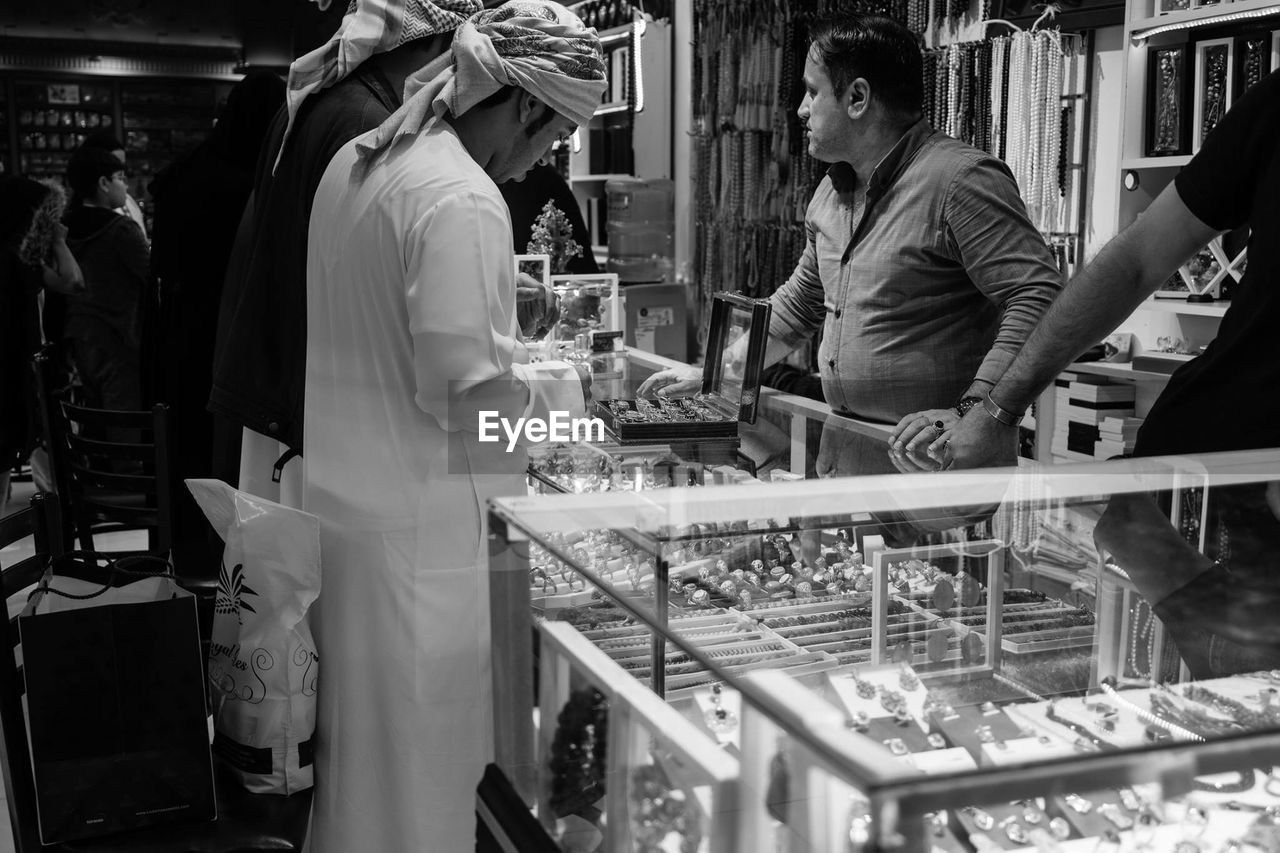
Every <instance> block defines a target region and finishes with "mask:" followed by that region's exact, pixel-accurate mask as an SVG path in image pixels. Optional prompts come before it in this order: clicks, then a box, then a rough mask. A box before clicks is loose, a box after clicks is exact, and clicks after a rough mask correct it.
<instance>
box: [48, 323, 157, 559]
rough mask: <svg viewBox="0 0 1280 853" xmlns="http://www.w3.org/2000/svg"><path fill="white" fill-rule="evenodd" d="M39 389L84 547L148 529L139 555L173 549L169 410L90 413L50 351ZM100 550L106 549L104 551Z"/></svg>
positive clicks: (64, 498) (53, 461)
mask: <svg viewBox="0 0 1280 853" xmlns="http://www.w3.org/2000/svg"><path fill="white" fill-rule="evenodd" d="M35 372H36V387H37V391H38V395H39V398H40V412H41V419H42V426H43V431H44V440H45V443H46V445H47V449H48V452H49V457H50V460H49V463H50V468H51V471H52V476H53V480H54V487H55V490H56V491H57V493H58V499H59V503H60V504H61V505H62V509H63V511H64V517H65V518H66V519H68V520H69V521H71V522H73V523H74V529H73V530H68V531H64V535H70V534H72V533H74V537H75V539H76V540H78V542H79V547H80V548H81V549H83V550H85V551H92V550H95V548H94V536H95V534H103V533H108V532H111V531H116V530H145V531H146V532H147V547H146V548H145V549H140V552H144V553H149V554H156V555H160V556H166V555H168V553H169V551H170V550H171V548H172V546H173V534H172V530H173V514H172V513H173V510H172V503H173V502H172V497H171V495H170V486H169V478H168V474H169V423H168V408H167V407H166V406H164V405H156V406H154V407H152V409H151V410H150V411H129V412H121V411H110V410H106V409H91V408H88V407H86V406H79V405H76V404H75V403H73V402H71V401H70V399H69V397H68V394H67V392H66V391H65V390H64V389H61V388H59V387H58V375H57V373H58V372H57V361H56V359H55V357H54V355H53V350H52V349H51V348H50V347H45V348H44V349H42V350H41V351H40V352H39V353H38V354H37V355H36V358H35ZM97 550H101V549H97Z"/></svg>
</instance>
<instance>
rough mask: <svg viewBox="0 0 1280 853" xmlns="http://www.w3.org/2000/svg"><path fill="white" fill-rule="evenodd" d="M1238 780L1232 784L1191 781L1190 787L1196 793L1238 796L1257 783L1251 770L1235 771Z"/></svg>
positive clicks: (1256, 776)
mask: <svg viewBox="0 0 1280 853" xmlns="http://www.w3.org/2000/svg"><path fill="white" fill-rule="evenodd" d="M1237 772H1238V774H1239V776H1240V778H1239V779H1237V780H1236V781H1234V782H1204V781H1201V780H1200V779H1193V780H1192V782H1191V787H1192V789H1193V790H1196V791H1210V792H1212V793H1214V794H1239V793H1241V792H1242V791H1248V790H1249V789H1250V788H1252V787H1253V786H1254V784H1255V783H1256V782H1257V781H1258V774H1257V773H1256V772H1254V770H1253V768H1246V769H1245V770H1240V771H1237Z"/></svg>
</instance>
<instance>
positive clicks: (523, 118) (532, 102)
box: [518, 91, 546, 127]
mask: <svg viewBox="0 0 1280 853" xmlns="http://www.w3.org/2000/svg"><path fill="white" fill-rule="evenodd" d="M539 107H542V108H543V109H545V108H546V107H545V105H544V104H543V103H542V101H540V100H538V98H537V96H536V95H531V94H529V93H528V92H524V91H522V92H520V102H519V112H518V118H519V119H520V124H521V125H522V126H524V127H528V126H529V124H530V122H532V121H533V120H534V119H536V118H537V117H538V116H539V115H540V114H541V110H539V109H538V108H539Z"/></svg>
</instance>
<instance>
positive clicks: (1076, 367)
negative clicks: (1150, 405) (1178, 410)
mask: <svg viewBox="0 0 1280 853" xmlns="http://www.w3.org/2000/svg"><path fill="white" fill-rule="evenodd" d="M1067 370H1068V371H1071V372H1073V373H1089V374H1092V375H1094V376H1109V377H1111V378H1112V379H1130V380H1134V381H1137V382H1157V381H1159V382H1163V381H1165V380H1166V379H1168V378H1169V374H1167V373H1153V372H1152V371H1150V370H1134V369H1133V365H1132V364H1112V363H1110V362H1105V361H1085V362H1079V363H1077V364H1072V365H1071V366H1069V367H1068V368H1067Z"/></svg>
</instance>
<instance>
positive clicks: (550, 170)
mask: <svg viewBox="0 0 1280 853" xmlns="http://www.w3.org/2000/svg"><path fill="white" fill-rule="evenodd" d="M498 190H499V191H500V192H501V193H502V198H503V199H504V200H505V201H506V202H507V209H508V210H510V211H511V237H512V243H513V248H514V249H515V253H516V254H517V255H523V254H526V253H527V252H528V251H529V239H530V237H531V236H532V235H533V224H534V223H535V222H537V221H538V217H539V216H541V215H542V208H543V207H544V206H545V205H546V203H547V202H548V201H554V202H555V203H556V207H558V208H560V210H561V211H562V212H563V213H564V215H565V216H566V217H567V218H568V220H569V227H570V228H571V229H573V239H574V241H576V242H577V243H578V245H580V246H582V254H581V255H579V256H578V257H576V258H574V259H572V260H570V261H569V264H568V266H567V268H566V269H565V272H568V273H574V274H577V275H591V274H594V273H598V272H600V266H599V264H597V263H596V258H595V255H593V254H592V253H591V235H590V234H589V233H588V231H587V223H586V221H585V220H584V219H583V218H582V209H581V208H580V207H578V199H577V198H576V197H575V196H574V194H573V190H572V189H570V187H569V184H568V183H566V182H565V179H564V178H562V177H561V176H560V173H559V172H558V171H557V170H556V167H555V166H552V165H551V164H549V163H548V164H538V165H537V166H534V167H533V168H532V169H530V170H529V174H527V175H525V176H524V180H523V181H507V182H506V183H505V184H500V185H499V186H498Z"/></svg>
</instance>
